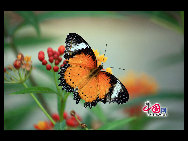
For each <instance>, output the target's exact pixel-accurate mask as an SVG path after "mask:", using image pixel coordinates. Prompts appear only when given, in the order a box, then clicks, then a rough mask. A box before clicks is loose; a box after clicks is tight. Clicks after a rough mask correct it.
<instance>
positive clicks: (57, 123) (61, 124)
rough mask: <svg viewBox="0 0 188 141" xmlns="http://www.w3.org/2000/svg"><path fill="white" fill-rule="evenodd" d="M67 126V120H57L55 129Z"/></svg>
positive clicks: (62, 128)
mask: <svg viewBox="0 0 188 141" xmlns="http://www.w3.org/2000/svg"><path fill="white" fill-rule="evenodd" d="M65 127H66V121H65V120H63V121H62V122H56V124H55V126H54V129H55V130H64V129H65Z"/></svg>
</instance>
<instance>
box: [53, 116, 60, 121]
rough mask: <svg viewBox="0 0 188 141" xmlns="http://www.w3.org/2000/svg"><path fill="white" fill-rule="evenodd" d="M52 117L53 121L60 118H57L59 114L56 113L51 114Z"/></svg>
mask: <svg viewBox="0 0 188 141" xmlns="http://www.w3.org/2000/svg"><path fill="white" fill-rule="evenodd" d="M52 118H53V120H55V122H57V121H59V120H60V118H59V115H58V114H52Z"/></svg>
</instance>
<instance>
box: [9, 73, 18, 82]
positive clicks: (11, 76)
mask: <svg viewBox="0 0 188 141" xmlns="http://www.w3.org/2000/svg"><path fill="white" fill-rule="evenodd" d="M6 73H7V74H8V75H9V76H10V78H14V79H15V80H17V81H19V79H18V78H16V77H14V76H13V75H11V74H10V73H9V72H8V71H7V72H6Z"/></svg>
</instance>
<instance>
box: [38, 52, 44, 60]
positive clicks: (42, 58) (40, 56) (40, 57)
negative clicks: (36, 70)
mask: <svg viewBox="0 0 188 141" xmlns="http://www.w3.org/2000/svg"><path fill="white" fill-rule="evenodd" d="M38 59H39V60H40V61H41V62H42V61H43V60H44V55H43V54H42V53H41V54H39V55H38Z"/></svg>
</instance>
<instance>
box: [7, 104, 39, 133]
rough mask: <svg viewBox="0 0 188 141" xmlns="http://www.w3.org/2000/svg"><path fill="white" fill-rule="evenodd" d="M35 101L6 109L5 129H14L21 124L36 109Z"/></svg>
mask: <svg viewBox="0 0 188 141" xmlns="http://www.w3.org/2000/svg"><path fill="white" fill-rule="evenodd" d="M35 107H36V106H35V104H34V102H29V103H27V104H24V105H23V104H22V105H21V106H16V107H14V108H11V109H5V111H4V129H5V130H14V129H16V128H17V127H18V126H19V124H21V122H22V121H23V120H24V119H25V118H26V117H27V116H28V115H29V114H30V113H31V112H32V111H33V110H34V108H35Z"/></svg>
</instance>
